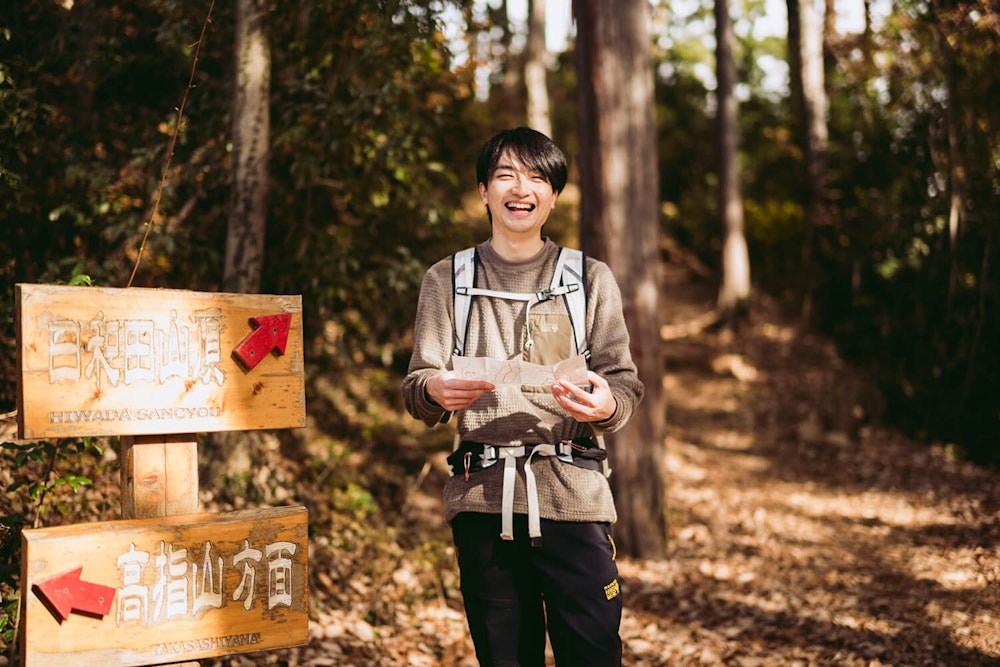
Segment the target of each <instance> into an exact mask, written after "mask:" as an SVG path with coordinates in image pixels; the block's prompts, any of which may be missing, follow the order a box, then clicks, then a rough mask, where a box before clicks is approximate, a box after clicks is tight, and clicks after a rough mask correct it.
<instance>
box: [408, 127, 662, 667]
mask: <svg viewBox="0 0 1000 667" xmlns="http://www.w3.org/2000/svg"><path fill="white" fill-rule="evenodd" d="M476 176H477V180H478V183H479V194H480V197H481V198H482V201H483V204H484V205H485V206H486V214H487V216H488V218H489V220H490V223H491V232H492V234H491V237H490V238H489V239H488V240H486V241H484V242H482V243H480V244H479V245H477V246H476V247H475V248H472V249H468V250H466V251H463V252H461V253H457V254H456V255H454V256H452V257H449V258H445V259H443V260H441V261H439V262H437V263H436V264H434V266H432V267H431V268H430V269H429V270H428V271H427V274H426V275H425V276H424V280H423V283H422V285H421V288H420V298H419V301H418V303H417V316H416V321H415V323H414V348H413V356H412V357H411V359H410V366H409V371H408V374H407V376H406V378H405V379H404V380H403V397H404V399H405V402H406V407H407V410H408V411H409V412H410V414H412V415H413V416H414V417H415V418H417V419H421V420H423V421H424V422H425V423H426V424H427V425H428V426H434V425H435V424H438V423H443V422H447V421H449V420H450V418H451V416H452V415H453V414H457V419H456V422H457V424H456V428H457V438H456V447H455V450H454V451H453V452H452V454H451V456H449V457H448V461H449V463H450V464H451V466H452V473H453V474H452V477H451V478H450V479H449V481H448V483H447V484H446V487H445V493H444V496H445V498H444V500H445V518H446V519H447V520H448V521H449V522H450V524H451V527H452V533H453V535H454V539H455V545H456V547H457V551H458V565H459V570H460V573H461V587H462V595H463V598H464V603H465V610H466V616H467V618H468V623H469V629H470V632H471V635H472V639H473V643H474V644H475V647H476V655H477V657H478V659H479V663H480V665H482V666H483V667H487V666H500V665H520V666H521V667H543V665H544V664H545V634H546V627H547V629H548V635H549V639H550V641H551V644H552V650H553V654H554V656H555V659H556V664H557V665H558V666H559V667H563V666H566V667H587V666H592V667H605V666H615V667H618V666H620V665H621V639H620V637H619V634H618V629H619V625H620V623H621V613H622V595H621V590H620V586H619V584H618V569H617V566H616V565H615V561H614V558H615V548H614V540H613V538H612V533H611V524H612V523H613V522H614V521H615V520H616V518H617V515H616V512H615V506H614V499H613V498H612V495H611V489H610V486H609V484H608V481H607V474H606V466H605V465H602V462H603V460H604V458H605V456H606V453H605V451H604V450H603V448H602V447H600V446H599V444H598V441H599V440H600V436H601V435H602V434H603V433H608V432H611V431H615V430H617V429H619V428H621V427H622V426H624V424H625V422H626V421H627V420H628V418H629V417H630V416H631V415H632V412H633V411H634V409H635V407H636V406H637V405H638V403H639V401H640V400H641V399H642V394H643V387H642V383H640V382H639V379H638V377H637V376H636V369H635V365H634V364H633V363H632V357H631V354H630V352H629V336H628V331H627V330H626V327H625V320H624V317H623V315H622V302H621V293H620V291H619V289H618V285H617V283H616V282H615V279H614V276H613V275H612V274H611V271H610V269H609V268H608V267H607V265H606V264H604V263H603V262H600V261H598V260H595V259H593V258H591V257H584V256H583V255H582V254H580V253H579V251H574V250H571V249H568V248H560V247H559V246H557V245H556V244H555V243H553V242H552V241H551V240H550V239H548V238H546V237H544V236H542V227H543V225H544V224H545V221H546V220H547V219H548V217H549V214H550V213H551V212H552V210H553V209H554V208H555V206H556V202H557V200H558V199H559V194H560V192H562V190H563V188H564V187H565V185H566V178H567V168H566V158H565V157H564V155H563V153H562V151H561V150H560V149H559V148H558V147H557V146H556V145H555V144H554V143H553V142H552V141H551V140H550V139H549V138H548V137H546V136H545V135H544V134H541V133H539V132H537V131H535V130H532V129H530V128H525V127H521V128H516V129H512V130H504V131H502V132H500V133H498V134H497V135H495V136H494V137H492V138H491V139H489V140H488V141H487V142H486V143H485V144H484V145H483V147H482V149H481V151H480V154H479V160H478V162H477V164H476ZM456 356H466V357H473V358H478V357H482V358H485V359H486V360H490V361H491V362H494V363H495V362H498V361H499V362H503V363H502V364H501V365H503V366H504V367H505V368H508V369H509V368H512V367H514V366H515V365H517V364H522V363H523V364H534V365H538V366H542V367H549V366H551V367H553V368H555V367H556V365H557V364H560V362H566V361H567V360H570V361H573V360H576V359H579V360H580V364H581V368H582V364H583V363H584V360H585V363H586V367H587V370H586V376H585V380H581V379H579V378H578V379H576V381H571V379H570V378H568V377H560V376H559V375H558V374H555V375H553V378H554V379H553V380H552V381H551V382H547V383H546V384H544V385H525V384H521V383H520V382H512V381H508V380H507V379H505V380H504V381H503V382H499V381H497V382H494V381H491V379H492V380H497V378H485V377H469V376H467V375H460V374H458V373H456V371H455V363H454V357H456ZM531 377H538V376H537V374H533V375H531Z"/></svg>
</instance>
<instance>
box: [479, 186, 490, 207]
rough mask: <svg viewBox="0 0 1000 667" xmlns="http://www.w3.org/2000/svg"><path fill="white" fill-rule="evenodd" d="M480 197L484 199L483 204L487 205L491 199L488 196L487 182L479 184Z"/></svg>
mask: <svg viewBox="0 0 1000 667" xmlns="http://www.w3.org/2000/svg"><path fill="white" fill-rule="evenodd" d="M479 198H480V199H482V200H483V206H486V205H487V202H488V201H489V198H488V197H487V196H486V184H485V183H480V184H479Z"/></svg>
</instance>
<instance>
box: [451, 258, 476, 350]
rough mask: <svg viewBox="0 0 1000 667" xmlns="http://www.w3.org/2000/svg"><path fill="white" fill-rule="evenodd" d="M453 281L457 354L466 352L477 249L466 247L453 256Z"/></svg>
mask: <svg viewBox="0 0 1000 667" xmlns="http://www.w3.org/2000/svg"><path fill="white" fill-rule="evenodd" d="M451 261H452V282H453V287H454V291H455V294H454V300H455V303H454V315H453V317H454V320H455V354H458V355H464V354H465V335H466V332H467V329H468V327H469V310H470V309H471V308H472V295H471V294H469V293H468V291H467V290H468V288H469V287H472V285H474V284H475V281H476V249H475V248H466V249H465V250H461V251H459V252H457V253H455V255H454V256H453V257H452V260H451Z"/></svg>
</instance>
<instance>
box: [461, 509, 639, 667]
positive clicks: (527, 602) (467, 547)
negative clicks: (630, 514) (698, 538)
mask: <svg viewBox="0 0 1000 667" xmlns="http://www.w3.org/2000/svg"><path fill="white" fill-rule="evenodd" d="M527 523H528V522H527V517H526V516H524V515H521V514H519V515H515V516H514V540H513V541H505V540H502V539H500V516H499V515H494V514H473V513H463V514H459V515H458V516H456V517H455V518H454V519H453V520H452V534H453V535H454V538H455V546H456V548H457V549H458V566H459V570H460V572H461V578H462V596H463V598H464V600H465V613H466V616H467V617H468V621H469V630H470V632H471V634H472V641H473V643H474V644H475V646H476V657H478V658H479V664H480V665H481V666H482V667H509V666H512V665H518V666H519V667H544V665H545V629H546V621H547V623H548V632H549V640H550V641H551V643H552V652H553V654H554V655H555V659H556V665H558V666H559V667H564V666H565V667H620V666H621V653H622V644H621V638H620V637H619V635H618V628H619V626H620V625H621V617H622V595H621V591H620V588H619V584H618V566H617V565H616V564H615V561H614V542H613V540H612V537H611V528H610V526H608V525H607V524H605V523H571V522H561V521H547V520H545V519H542V524H541V528H542V538H541V543H540V544H538V545H537V546H532V544H531V540H530V538H529V537H528V525H527Z"/></svg>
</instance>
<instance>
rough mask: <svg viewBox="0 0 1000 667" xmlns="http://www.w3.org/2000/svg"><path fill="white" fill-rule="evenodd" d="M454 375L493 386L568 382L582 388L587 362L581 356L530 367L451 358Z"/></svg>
mask: <svg viewBox="0 0 1000 667" xmlns="http://www.w3.org/2000/svg"><path fill="white" fill-rule="evenodd" d="M452 365H453V366H454V368H455V374H456V375H457V376H458V377H460V378H463V379H466V380H486V381H487V382H492V383H493V384H495V385H496V386H498V387H500V386H503V385H514V386H517V387H520V386H523V385H527V386H550V385H552V384H554V383H555V382H556V381H557V380H568V381H569V382H572V383H573V384H575V385H577V386H581V387H582V386H585V385H587V384H588V383H589V382H590V381H589V380H588V379H587V359H586V357H584V356H583V355H582V354H578V355H576V356H575V357H571V358H569V359H566V360H565V361H560V362H559V363H558V364H555V365H553V366H541V365H539V364H531V363H528V362H527V361H520V360H518V359H512V360H504V359H490V358H489V357H452Z"/></svg>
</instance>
